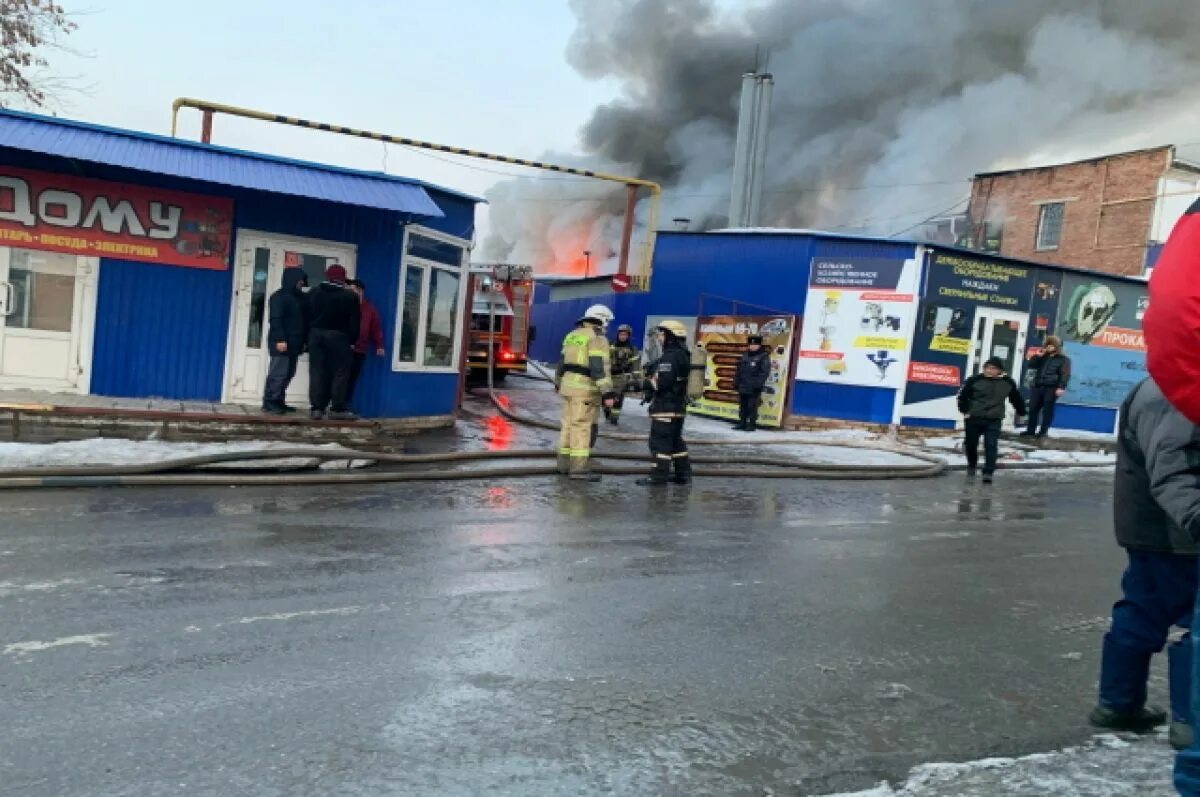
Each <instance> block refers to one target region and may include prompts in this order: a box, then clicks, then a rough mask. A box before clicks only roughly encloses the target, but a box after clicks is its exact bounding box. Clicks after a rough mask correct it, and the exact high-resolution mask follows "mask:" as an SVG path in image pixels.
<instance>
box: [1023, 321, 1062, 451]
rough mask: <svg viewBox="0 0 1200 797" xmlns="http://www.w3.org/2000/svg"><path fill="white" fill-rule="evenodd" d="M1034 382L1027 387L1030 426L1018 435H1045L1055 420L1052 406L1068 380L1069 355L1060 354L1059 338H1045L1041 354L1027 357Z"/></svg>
mask: <svg viewBox="0 0 1200 797" xmlns="http://www.w3.org/2000/svg"><path fill="white" fill-rule="evenodd" d="M1029 369H1030V370H1031V371H1032V372H1033V384H1032V385H1031V386H1030V388H1029V428H1027V429H1026V430H1025V431H1023V432H1021V437H1038V438H1042V437H1045V436H1046V435H1047V434H1049V433H1050V425H1051V424H1053V423H1054V408H1055V406H1057V404H1058V400H1059V399H1060V398H1062V397H1063V394H1065V393H1066V392H1067V386H1068V385H1069V384H1070V383H1071V358H1070V357H1068V356H1067V355H1065V354H1063V350H1062V339H1061V338H1059V337H1057V336H1055V335H1051V336H1049V337H1048V338H1046V344H1045V346H1044V347H1043V349H1042V353H1041V354H1038V355H1036V356H1034V357H1030V358H1029Z"/></svg>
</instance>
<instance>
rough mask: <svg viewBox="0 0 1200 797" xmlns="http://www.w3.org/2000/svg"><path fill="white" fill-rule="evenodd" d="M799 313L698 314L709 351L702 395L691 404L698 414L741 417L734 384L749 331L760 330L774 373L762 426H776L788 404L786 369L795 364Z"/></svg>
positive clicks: (764, 403)
mask: <svg viewBox="0 0 1200 797" xmlns="http://www.w3.org/2000/svg"><path fill="white" fill-rule="evenodd" d="M795 332H796V318H795V316H790V315H778V316H728V315H718V316H700V317H699V318H698V319H696V336H697V340H698V341H699V343H700V345H701V346H703V347H704V350H705V352H706V353H707V363H706V365H705V371H704V395H703V397H702V398H701V399H700V400H699V401H698V402H697V403H696V405H694V406H693V407H692V409H691V411H692V412H693V413H696V414H697V415H707V416H710V417H713V418H724V419H726V420H729V421H736V420H737V419H738V394H737V389H736V386H735V384H734V378H735V376H736V375H737V363H738V360H739V359H741V356H742V353H743V352H744V351H746V348H747V346H748V344H747V342H746V339H747V338H748V337H750V336H751V335H762V338H763V348H765V349H767V350H768V351H769V352H770V358H771V375H770V377H768V379H767V385H766V387H765V388H764V389H763V395H762V404H761V405H760V406H759V410H758V424H759V426H774V427H778V426H780V425H782V423H783V416H784V413H785V412H786V411H787V406H788V400H789V398H788V388H789V386H790V384H791V380H789V379H788V373H789V370H790V368H791V364H792V347H793V338H794V336H795Z"/></svg>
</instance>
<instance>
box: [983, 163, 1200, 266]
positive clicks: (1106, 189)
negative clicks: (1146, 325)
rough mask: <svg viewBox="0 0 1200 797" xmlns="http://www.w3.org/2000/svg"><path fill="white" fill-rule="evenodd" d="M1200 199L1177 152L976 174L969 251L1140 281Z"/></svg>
mask: <svg viewBox="0 0 1200 797" xmlns="http://www.w3.org/2000/svg"><path fill="white" fill-rule="evenodd" d="M1198 194H1200V166H1198V165H1194V164H1191V163H1187V162H1186V161H1182V160H1180V159H1179V158H1177V157H1176V155H1175V148H1174V147H1155V148H1153V149H1144V150H1138V151H1135V152H1123V153H1120V154H1117V155H1107V156H1105V157H1101V158H1092V159H1090V160H1083V161H1076V162H1074V163H1064V164H1059V165H1055V166H1040V167H1034V168H1027V169H1014V170H1011V171H1002V172H987V173H983V174H977V175H975V178H974V180H973V181H972V187H971V203H970V206H969V207H968V210H967V222H968V230H969V232H968V239H967V240H965V241H963V243H965V244H966V245H968V246H970V247H971V248H974V249H980V250H983V251H987V252H995V253H998V254H1002V255H1006V256H1008V257H1015V258H1021V259H1024V260H1033V261H1037V262H1042V263H1057V264H1061V265H1068V266H1076V267H1080V268H1088V269H1094V270H1096V271H1104V272H1108V273H1110V274H1124V275H1133V276H1139V275H1141V274H1143V273H1145V270H1146V268H1147V267H1152V266H1153V263H1154V259H1155V257H1156V256H1157V253H1158V249H1159V248H1160V247H1161V245H1162V242H1163V241H1165V240H1166V237H1167V235H1168V234H1169V233H1170V231H1171V227H1172V226H1174V224H1175V222H1176V221H1178V219H1179V217H1180V216H1181V215H1183V213H1184V211H1185V210H1186V209H1187V207H1188V206H1189V205H1190V204H1191V203H1192V202H1193V201H1194V200H1195V199H1196V197H1197V195H1198Z"/></svg>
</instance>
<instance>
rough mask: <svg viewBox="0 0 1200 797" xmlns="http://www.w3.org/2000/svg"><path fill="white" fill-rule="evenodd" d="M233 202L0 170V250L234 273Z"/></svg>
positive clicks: (111, 183) (41, 173) (96, 181)
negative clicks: (42, 251)
mask: <svg viewBox="0 0 1200 797" xmlns="http://www.w3.org/2000/svg"><path fill="white" fill-rule="evenodd" d="M232 230H233V200H232V199H226V198H222V197H209V196H202V195H200V194H188V193H183V192H181V191H169V190H166V189H159V188H148V187H145V186H138V185H127V184H124V183H113V182H108V181H104V180H90V179H87V178H83V177H71V176H67V175H61V174H54V173H52V172H36V171H30V170H26V169H11V168H8V167H0V244H5V245H9V246H16V247H22V248H25V249H46V250H50V251H52V252H65V253H67V254H73V255H84V256H87V257H111V258H116V259H119V260H141V261H146V262H151V263H166V264H170V265H175V266H187V267H189V268H205V269H215V270H224V269H226V268H228V267H229V246H230V240H231V238H232Z"/></svg>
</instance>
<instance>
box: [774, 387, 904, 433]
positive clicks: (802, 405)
mask: <svg viewBox="0 0 1200 797" xmlns="http://www.w3.org/2000/svg"><path fill="white" fill-rule="evenodd" d="M895 402H896V391H895V390H893V389H891V388H886V387H862V386H860V385H834V384H826V383H824V382H796V384H795V386H794V387H793V388H792V412H793V413H795V414H796V415H809V416H816V417H819V418H837V419H838V420H843V421H861V422H863V423H891V422H892V410H893V408H894V407H895Z"/></svg>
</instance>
